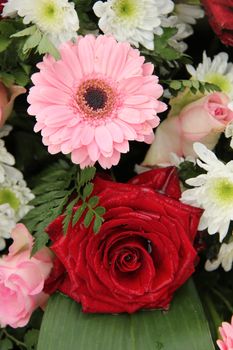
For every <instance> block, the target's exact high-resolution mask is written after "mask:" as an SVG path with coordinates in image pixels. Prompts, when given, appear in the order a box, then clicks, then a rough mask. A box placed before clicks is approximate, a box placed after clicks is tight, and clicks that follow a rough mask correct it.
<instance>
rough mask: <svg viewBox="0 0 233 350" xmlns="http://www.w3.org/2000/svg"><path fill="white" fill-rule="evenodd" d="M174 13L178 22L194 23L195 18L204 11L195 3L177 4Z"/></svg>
mask: <svg viewBox="0 0 233 350" xmlns="http://www.w3.org/2000/svg"><path fill="white" fill-rule="evenodd" d="M175 14H176V15H177V17H178V19H179V20H180V22H183V23H187V24H195V23H196V20H197V19H199V18H202V17H204V14H205V12H204V11H203V10H202V8H201V7H200V6H197V5H188V4H177V5H176V6H175Z"/></svg>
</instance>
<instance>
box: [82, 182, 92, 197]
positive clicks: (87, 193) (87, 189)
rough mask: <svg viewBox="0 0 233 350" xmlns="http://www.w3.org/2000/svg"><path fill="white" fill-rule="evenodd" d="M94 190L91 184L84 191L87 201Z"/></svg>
mask: <svg viewBox="0 0 233 350" xmlns="http://www.w3.org/2000/svg"><path fill="white" fill-rule="evenodd" d="M93 189H94V185H93V183H91V182H89V183H88V184H86V186H85V187H84V189H83V197H84V199H86V198H87V197H89V196H90V195H91V193H92V191H93Z"/></svg>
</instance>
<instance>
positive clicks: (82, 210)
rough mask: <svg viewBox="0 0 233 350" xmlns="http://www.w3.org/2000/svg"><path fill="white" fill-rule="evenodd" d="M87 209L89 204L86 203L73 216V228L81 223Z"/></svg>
mask: <svg viewBox="0 0 233 350" xmlns="http://www.w3.org/2000/svg"><path fill="white" fill-rule="evenodd" d="M86 208H87V204H86V203H85V202H84V203H83V204H82V205H80V207H79V208H78V209H77V210H76V212H75V214H74V216H73V220H72V226H74V225H75V224H77V222H78V221H79V219H80V218H81V216H82V215H83V213H84V211H85V209H86Z"/></svg>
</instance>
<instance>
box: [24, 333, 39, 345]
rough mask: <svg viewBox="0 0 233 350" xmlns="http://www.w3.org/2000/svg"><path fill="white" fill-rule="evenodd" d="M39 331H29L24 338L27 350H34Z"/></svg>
mask: <svg viewBox="0 0 233 350" xmlns="http://www.w3.org/2000/svg"><path fill="white" fill-rule="evenodd" d="M38 337H39V330H38V329H30V330H29V331H27V333H26V334H25V336H24V342H25V344H26V345H27V350H34V349H36V344H37V342H38Z"/></svg>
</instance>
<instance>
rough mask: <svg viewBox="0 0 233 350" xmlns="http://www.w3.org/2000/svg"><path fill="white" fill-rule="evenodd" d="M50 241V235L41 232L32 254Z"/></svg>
mask: <svg viewBox="0 0 233 350" xmlns="http://www.w3.org/2000/svg"><path fill="white" fill-rule="evenodd" d="M48 241H49V236H48V234H47V233H46V232H42V233H40V234H39V235H38V236H37V237H36V239H35V242H34V244H33V248H32V252H31V256H33V255H34V254H36V253H37V252H38V251H39V250H40V249H41V248H43V247H44V246H45V245H46V244H47V243H48Z"/></svg>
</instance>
